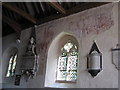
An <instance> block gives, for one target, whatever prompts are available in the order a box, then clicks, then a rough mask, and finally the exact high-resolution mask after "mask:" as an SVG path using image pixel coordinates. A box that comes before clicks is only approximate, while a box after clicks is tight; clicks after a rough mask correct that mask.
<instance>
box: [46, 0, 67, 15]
mask: <svg viewBox="0 0 120 90" xmlns="http://www.w3.org/2000/svg"><path fill="white" fill-rule="evenodd" d="M48 3H49V4H50V5H51V6H52V7H53V8H54V9H56V10H57V11H59V12H60V13H62V14H66V11H65V9H64V8H63V7H62V6H60V4H58V3H57V2H51V1H50V0H49V2H48Z"/></svg>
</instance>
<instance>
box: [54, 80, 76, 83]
mask: <svg viewBox="0 0 120 90" xmlns="http://www.w3.org/2000/svg"><path fill="white" fill-rule="evenodd" d="M55 82H56V83H76V80H75V81H66V80H56V81H55Z"/></svg>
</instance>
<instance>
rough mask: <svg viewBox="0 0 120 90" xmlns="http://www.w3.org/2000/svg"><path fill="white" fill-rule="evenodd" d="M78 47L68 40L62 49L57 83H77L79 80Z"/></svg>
mask: <svg viewBox="0 0 120 90" xmlns="http://www.w3.org/2000/svg"><path fill="white" fill-rule="evenodd" d="M77 62H78V47H77V45H76V44H75V43H74V42H73V41H72V40H70V39H69V40H68V41H67V42H66V43H65V44H64V45H63V47H62V48H61V53H60V56H59V58H58V65H57V81H76V79H77Z"/></svg>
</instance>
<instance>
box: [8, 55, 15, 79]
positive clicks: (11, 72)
mask: <svg viewBox="0 0 120 90" xmlns="http://www.w3.org/2000/svg"><path fill="white" fill-rule="evenodd" d="M16 60H17V53H15V54H14V55H12V56H11V57H10V60H9V65H8V70H7V74H6V77H10V76H14V74H15V68H16Z"/></svg>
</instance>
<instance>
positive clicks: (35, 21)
mask: <svg viewBox="0 0 120 90" xmlns="http://www.w3.org/2000/svg"><path fill="white" fill-rule="evenodd" d="M3 6H4V7H6V8H8V9H10V10H12V11H13V12H15V13H17V14H19V15H21V16H22V17H24V18H25V19H27V20H29V21H30V22H32V23H33V24H36V23H37V20H36V19H35V18H34V17H32V16H31V15H29V14H28V13H26V12H25V11H23V10H22V9H20V8H17V7H14V6H12V5H10V4H8V3H3Z"/></svg>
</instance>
